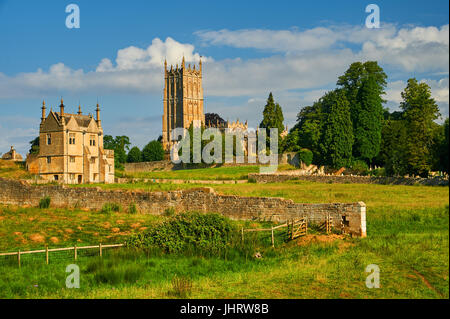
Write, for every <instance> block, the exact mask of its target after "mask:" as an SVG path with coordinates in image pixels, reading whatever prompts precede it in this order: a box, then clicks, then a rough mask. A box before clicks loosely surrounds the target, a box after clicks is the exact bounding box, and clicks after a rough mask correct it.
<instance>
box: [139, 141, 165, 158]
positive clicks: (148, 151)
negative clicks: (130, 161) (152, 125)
mask: <svg viewBox="0 0 450 319" xmlns="http://www.w3.org/2000/svg"><path fill="white" fill-rule="evenodd" d="M163 159H164V149H163V147H162V144H161V143H160V142H158V141H151V142H150V143H148V144H147V145H145V147H144V148H143V149H142V160H143V161H144V162H153V161H162V160H163Z"/></svg>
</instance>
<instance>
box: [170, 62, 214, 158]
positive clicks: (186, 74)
mask: <svg viewBox="0 0 450 319" xmlns="http://www.w3.org/2000/svg"><path fill="white" fill-rule="evenodd" d="M163 104H164V113H163V122H162V143H163V148H164V150H165V151H166V152H169V150H170V148H171V147H172V146H173V145H174V143H175V142H174V141H172V140H171V133H172V130H173V129H175V128H177V127H182V128H189V126H190V125H191V123H192V121H194V120H198V121H200V122H201V123H204V122H205V115H204V113H203V86H202V61H201V60H200V63H199V66H198V68H197V69H196V67H195V65H193V67H192V68H191V65H190V64H189V65H188V67H186V63H185V60H184V57H183V60H182V61H181V66H180V67H178V64H177V65H176V66H175V67H173V66H170V69H167V61H164V96H163Z"/></svg>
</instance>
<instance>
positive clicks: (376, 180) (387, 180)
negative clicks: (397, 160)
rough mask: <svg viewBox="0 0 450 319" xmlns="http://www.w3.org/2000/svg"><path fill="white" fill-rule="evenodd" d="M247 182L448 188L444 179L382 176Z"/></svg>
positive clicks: (273, 177)
mask: <svg viewBox="0 0 450 319" xmlns="http://www.w3.org/2000/svg"><path fill="white" fill-rule="evenodd" d="M248 178H249V180H253V181H255V182H256V183H280V182H285V181H287V180H303V181H310V182H318V183H338V184H383V185H429V186H448V184H449V183H448V179H446V178H438V177H436V178H413V177H384V176H380V177H378V176H350V175H343V176H335V175H298V174H290V173H274V174H264V173H263V174H258V173H251V174H248Z"/></svg>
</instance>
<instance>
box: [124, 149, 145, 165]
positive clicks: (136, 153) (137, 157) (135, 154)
mask: <svg viewBox="0 0 450 319" xmlns="http://www.w3.org/2000/svg"><path fill="white" fill-rule="evenodd" d="M127 162H128V163H138V162H142V152H141V150H140V149H139V147H137V146H134V147H133V148H132V149H131V150H130V151H129V152H128V155H127Z"/></svg>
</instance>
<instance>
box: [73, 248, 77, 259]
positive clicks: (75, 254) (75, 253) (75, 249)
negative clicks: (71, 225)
mask: <svg viewBox="0 0 450 319" xmlns="http://www.w3.org/2000/svg"><path fill="white" fill-rule="evenodd" d="M73 251H74V257H75V260H77V245H75V246H73Z"/></svg>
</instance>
